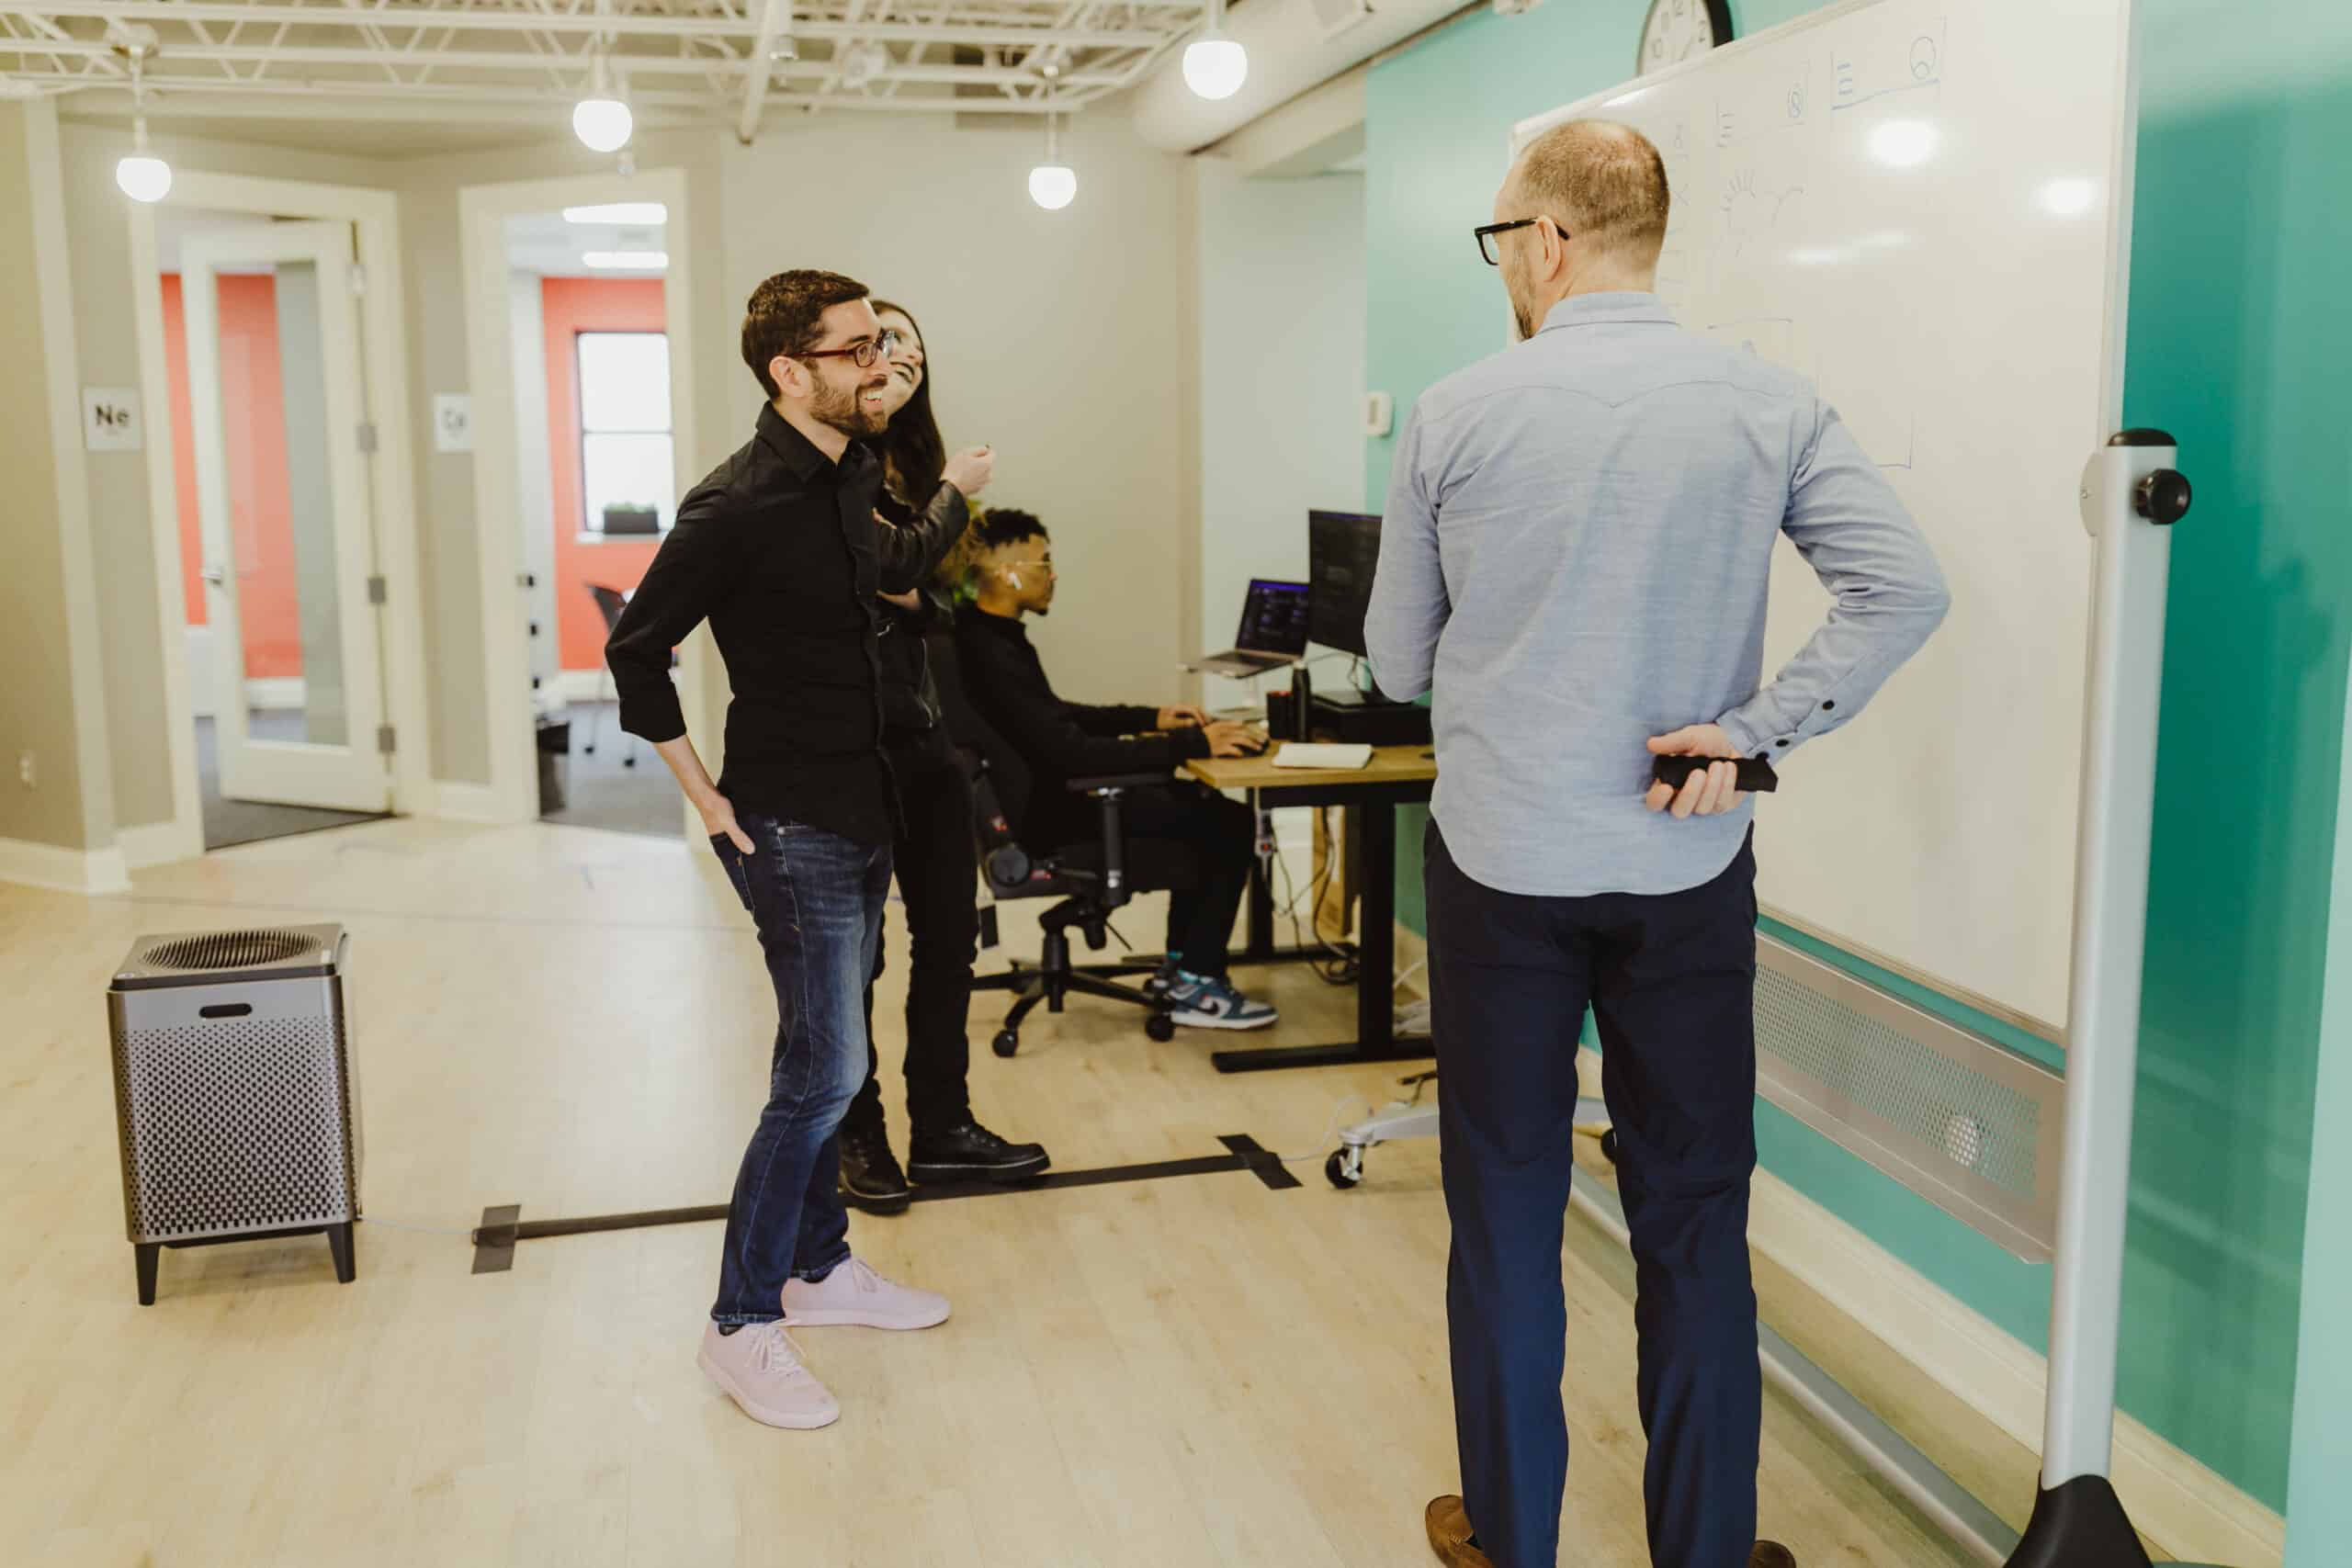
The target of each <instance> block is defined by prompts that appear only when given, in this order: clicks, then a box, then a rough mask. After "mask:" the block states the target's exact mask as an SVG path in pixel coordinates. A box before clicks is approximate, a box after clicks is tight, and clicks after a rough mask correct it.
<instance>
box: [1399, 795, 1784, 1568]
mask: <svg viewBox="0 0 2352 1568" xmlns="http://www.w3.org/2000/svg"><path fill="white" fill-rule="evenodd" d="M1423 859H1424V869H1425V875H1426V884H1427V886H1428V889H1429V928H1430V930H1429V936H1430V961H1429V962H1430V987H1431V997H1430V1002H1431V1023H1432V1025H1433V1028H1434V1032H1435V1034H1436V1038H1437V1056H1438V1070H1439V1080H1438V1081H1439V1087H1440V1089H1441V1090H1442V1093H1441V1095H1440V1100H1439V1103H1440V1106H1441V1123H1442V1124H1441V1147H1442V1158H1443V1165H1444V1180H1445V1201H1446V1210H1447V1213H1449V1214H1450V1215H1451V1217H1452V1219H1453V1258H1452V1262H1451V1265H1450V1268H1449V1269H1448V1277H1447V1284H1446V1315H1447V1326H1448V1332H1449V1338H1450V1340H1451V1345H1452V1350H1453V1409H1454V1427H1455V1436H1456V1440H1457V1442H1458V1444H1459V1446H1460V1450H1461V1459H1462V1492H1463V1500H1464V1506H1465V1507H1466V1510H1467V1512H1468V1514H1469V1517H1470V1524H1471V1528H1472V1529H1475V1530H1476V1532H1477V1537H1478V1544H1479V1546H1480V1547H1481V1548H1482V1549H1483V1550H1484V1551H1486V1553H1487V1556H1488V1557H1490V1558H1492V1559H1493V1560H1494V1562H1495V1563H1496V1568H1554V1565H1555V1562H1556V1561H1557V1557H1558V1552H1559V1541H1560V1505H1561V1497H1562V1495H1563V1493H1564V1491H1565V1490H1566V1484H1567V1466H1568V1434H1567V1419H1566V1414H1565V1412H1564V1411H1563V1409H1562V1407H1561V1402H1560V1382H1561V1377H1562V1374H1563V1371H1564V1370H1565V1367H1566V1334H1567V1309H1566V1297H1565V1292H1564V1291H1563V1289H1562V1286H1561V1280H1560V1249H1561V1246H1562V1243H1563V1240H1564V1235H1563V1229H1564V1221H1565V1215H1566V1208H1567V1201H1568V1172H1569V1168H1570V1166H1571V1164H1572V1145H1573V1144H1574V1142H1575V1138H1574V1134H1573V1132H1572V1130H1571V1124H1572V1122H1573V1120H1574V1114H1575V1109H1576V1100H1577V1073H1576V1058H1577V1035H1578V1033H1579V1032H1580V1031H1581V1029H1582V1026H1583V1021H1584V1016H1585V1011H1586V1010H1587V1008H1588V1007H1589V1008H1590V1009H1591V1010H1592V1012H1593V1015H1594V1019H1595V1021H1596V1022H1597V1023H1598V1024H1599V1026H1600V1041H1601V1049H1602V1088H1603V1092H1604V1093H1605V1094H1606V1095H1607V1097H1608V1100H1609V1111H1610V1118H1611V1121H1612V1122H1614V1123H1615V1125H1616V1128H1617V1145H1618V1156H1617V1181H1618V1190H1619V1192H1620V1193H1621V1195H1622V1196H1623V1200H1624V1206H1625V1219H1626V1223H1627V1225H1628V1227H1629V1228H1630V1229H1631V1231H1632V1233H1633V1248H1634V1268H1635V1282H1636V1288H1637V1291H1638V1295H1637V1299H1636V1301H1635V1303H1634V1323H1635V1325H1636V1329H1637V1332H1638V1335H1639V1345H1640V1354H1639V1367H1638V1370H1637V1372H1636V1388H1637V1392H1638V1394H1639V1398H1640V1404H1641V1414H1642V1429H1643V1431H1644V1432H1645V1434H1646V1435H1647V1437H1648V1438H1649V1457H1648V1462H1647V1468H1646V1470H1645V1475H1644V1495H1645V1501H1646V1504H1647V1514H1648V1522H1649V1541H1650V1561H1651V1562H1653V1563H1654V1564H1656V1565H1657V1568H1745V1565H1746V1563H1747V1556H1748V1551H1749V1549H1750V1548H1751V1546H1752V1545H1753V1544H1754V1542H1755V1540H1756V1465H1757V1452H1758V1443H1759V1441H1760V1433H1761V1427H1762V1420H1763V1387H1762V1374H1761V1371H1760V1369H1759V1368H1758V1361H1757V1349H1756V1292H1755V1288H1754V1285H1753V1282H1752V1280H1751V1278H1750V1275H1749V1271H1748V1258H1747V1190H1748V1179H1749V1176H1750V1174H1751V1172H1753V1170H1754V1169H1755V1166H1756V1111H1755V1092H1756V1024H1755V1011H1754V1008H1755V986H1756V892H1755V885H1756V863H1755V859H1754V856H1753V852H1752V845H1751V846H1744V847H1743V848H1742V849H1741V851H1740V852H1739V856H1738V858H1737V859H1736V861H1734V862H1733V863H1732V864H1731V866H1730V867H1729V868H1728V869H1727V870H1725V871H1724V873H1723V874H1722V875H1721V876H1719V877H1717V878H1716V879H1715V880H1714V881H1713V882H1710V883H1708V884H1706V885H1705V886H1701V887H1694V888H1691V889H1690V890H1689V891H1687V892H1682V893H1675V894H1668V895H1664V896H1659V897H1641V896H1637V895H1634V894H1604V895H1601V896H1599V897H1587V898H1543V897H1521V896H1519V895H1515V894H1509V893H1501V892H1498V891H1496V890H1495V889H1493V888H1490V887H1487V886H1481V885H1480V884H1478V883H1477V882H1475V881H1473V880H1472V879H1471V878H1470V877H1469V876H1468V875H1466V874H1464V872H1463V871H1462V869H1461V868H1460V867H1459V866H1457V865H1455V864H1454V863H1453V859H1452V857H1450V856H1449V855H1448V854H1447V853H1446V850H1445V842H1444V839H1443V837H1442V835H1441V834H1440V833H1439V831H1438V829H1437V825H1436V824H1435V823H1434V822H1432V823H1431V824H1430V829H1429V837H1428V840H1427V844H1426V848H1425V850H1424V856H1423ZM1593 1370H1594V1371H1595V1372H1596V1373H1597V1374H1600V1375H1607V1373H1608V1372H1609V1371H1611V1369H1609V1368H1600V1367H1596V1368H1595V1369H1593Z"/></svg>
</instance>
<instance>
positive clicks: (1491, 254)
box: [1470, 218, 1568, 266]
mask: <svg viewBox="0 0 2352 1568" xmlns="http://www.w3.org/2000/svg"><path fill="white" fill-rule="evenodd" d="M1543 221H1544V220H1543V219H1541V218H1514V219H1512V220H1510V222H1508V223H1481V224H1479V225H1478V226H1477V227H1476V229H1473V230H1471V231H1470V232H1471V233H1472V234H1474V235H1476V237H1477V241H1478V259H1479V260H1481V261H1483V262H1485V263H1486V264H1487V265H1488V266H1500V265H1503V258H1502V256H1501V254H1499V253H1498V251H1497V250H1496V248H1495V236H1496V235H1498V234H1508V233H1510V231H1512V230H1513V229H1532V228H1533V227H1535V225H1537V224H1538V223H1541V222H1543ZM1554 227H1555V228H1556V227H1558V226H1557V225H1556V224H1555V225H1554ZM1567 237H1568V231H1566V230H1565V229H1562V230H1560V238H1562V239H1563V240H1565V239H1566V238H1567Z"/></svg>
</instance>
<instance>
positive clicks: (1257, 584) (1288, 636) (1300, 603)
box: [1233, 577, 1308, 659]
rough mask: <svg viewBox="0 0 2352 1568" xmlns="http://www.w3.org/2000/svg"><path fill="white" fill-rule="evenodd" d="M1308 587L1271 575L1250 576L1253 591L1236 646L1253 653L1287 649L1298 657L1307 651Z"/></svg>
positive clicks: (1243, 612)
mask: <svg viewBox="0 0 2352 1568" xmlns="http://www.w3.org/2000/svg"><path fill="white" fill-rule="evenodd" d="M1307 604H1308V596H1307V587H1306V583H1304V582H1283V581H1278V580H1277V579H1274V578H1271V577H1253V578H1251V579H1250V595H1249V597H1248V598H1246V599H1244V600H1243V601H1242V603H1241V629H1240V631H1239V632H1238V633H1236V634H1235V636H1234V639H1233V641H1234V646H1235V647H1236V648H1239V649H1247V650H1248V651H1250V652H1251V653H1285V654H1288V655H1289V656H1290V657H1292V658H1293V659H1296V658H1297V657H1299V656H1300V655H1301V654H1303V653H1305V652H1306V607H1307Z"/></svg>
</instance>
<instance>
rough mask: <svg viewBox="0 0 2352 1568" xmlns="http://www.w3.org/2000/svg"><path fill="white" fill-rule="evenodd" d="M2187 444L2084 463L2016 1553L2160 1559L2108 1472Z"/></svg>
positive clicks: (2132, 441) (2136, 1564)
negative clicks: (2037, 1344) (2084, 575)
mask: <svg viewBox="0 0 2352 1568" xmlns="http://www.w3.org/2000/svg"><path fill="white" fill-rule="evenodd" d="M2178 457H2179V452H2178V450H2177V448H2176V446H2174V444H2173V439H2172V437H2171V436H2169V435H2166V434H2164V433H2163V432H2162V431H2157V430H2127V431H2124V432H2122V433H2121V434H2119V435H2116V436H2115V437H2113V438H2112V439H2111V440H2110V441H2109V443H2108V445H2107V446H2106V447H2105V448H2104V449H2103V450H2102V451H2100V452H2099V453H2098V455H2096V456H2095V457H2092V458H2091V460H2090V462H2089V463H2088V464H2087V465H2086V467H2085V468H2084V470H2083V485H2082V513H2083V525H2084V526H2085V527H2086V528H2087V529H2089V530H2090V533H2091V536H2092V537H2093V538H2094V539H2095V540H2097V541H2098V552H2097V553H2098V567H2097V577H2096V579H2095V586H2094V590H2093V593H2094V598H2093V606H2092V612H2091V645H2090V672H2089V681H2088V683H2087V690H2088V698H2089V700H2088V705H2087V711H2086V714H2085V716H2084V722H2083V769H2082V783H2081V796H2080V800H2079V804H2078V808H2077V809H2078V812H2079V818H2078V820H2079V822H2080V833H2079V836H2078V838H2077V840H2076V845H2075V942H2074V955H2073V956H2074V985H2073V988H2072V994H2071V997H2070V999H2069V1001H2068V1006H2067V1020H2066V1023H2067V1029H2066V1041H2067V1047H2066V1153H2065V1165H2064V1171H2063V1173H2062V1174H2061V1176H2060V1179H2059V1194H2058V1251H2057V1257H2056V1258H2055V1259H2054V1262H2053V1270H2052V1271H2053V1276H2054V1277H2053V1279H2052V1284H2051V1292H2050V1294H2051V1305H2050V1386H2049V1396H2048V1397H2049V1403H2048V1406H2047V1408H2046V1410H2045V1413H2044V1426H2043V1431H2042V1444H2041V1495H2039V1496H2038V1497H2036V1498H2035V1500H2034V1508H2033V1517H2032V1519H2031V1521H2030V1523H2029V1524H2028V1525H2027V1527H2026V1532H2025V1537H2024V1539H2023V1540H2021V1541H2020V1542H2019V1543H2018V1550H2017V1551H2016V1553H2015V1555H2013V1556H2012V1557H2010V1559H2009V1568H2060V1565H2062V1564H2064V1565H2065V1568H2110V1565H2111V1568H2148V1556H2147V1553H2146V1552H2145V1551H2143V1550H2142V1549H2141V1546H2140V1538H2139V1534H2138V1532H2137V1531H2135V1530H2134V1529H2132V1527H2131V1517H2130V1516H2128V1515H2127V1514H2126V1513H2125V1512H2124V1509H2123V1504H2122V1501H2121V1500H2120V1498H2118V1497H2117V1496H2116V1495H2115V1487H2114V1485H2113V1483H2111V1482H2110V1480H2109V1470H2110V1468H2111V1466H2112V1464H2113V1461H2114V1450H2115V1360H2116V1347H2117V1341H2118V1337H2119V1332H2120V1325H2121V1321H2122V1314H2123V1232H2124V1225H2125V1224H2126V1222H2127V1219H2128V1217H2129V1210H2130V1201H2131V1100H2132V1089H2133V1085H2134V1081H2135V1079H2136V1077H2137V1075H2138V1071H2139V1056H2140V979H2141V973H2140V972H2141V960H2142V951H2143V944H2144V942H2145V941H2146V937H2147V923H2148V852H2149V841H2150V836H2151V825H2152V823H2153V821H2154V801H2155V769H2156V717H2157V703H2158V700H2159V698H2160V696H2161V694H2162V692H2163V685H2164V651H2165V585H2166V582H2167V579H2168V572H2169V567H2170V562H2171V558H2172V534H2171V525H2173V524H2174V523H2177V522H2178V521H2179V520H2180V518H2181V517H2183V516H2184V515H2186V514H2187V513H2188V502H2189V487H2188V480H2187V479H2183V478H2182V477H2181V475H2180V474H2179V472H2178V471H2177V470H2176V469H2175V468H2174V467H2173V464H2174V463H2175V462H2176V461H2177V459H2178Z"/></svg>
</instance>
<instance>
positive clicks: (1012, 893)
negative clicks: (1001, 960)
mask: <svg viewBox="0 0 2352 1568" xmlns="http://www.w3.org/2000/svg"><path fill="white" fill-rule="evenodd" d="M923 649H924V653H925V656H926V657H927V659H928V660H929V661H930V665H931V674H932V683H933V686H934V687H936V688H937V690H938V693H939V705H940V716H941V719H942V721H943V722H944V724H945V726H946V728H947V733H948V737H949V739H952V740H953V741H954V742H955V744H956V753H957V754H958V755H959V756H960V757H962V758H963V760H964V767H965V773H966V774H967V777H969V778H970V779H971V781H972V802H973V813H972V817H973V820H972V831H973V833H974V835H975V838H976V840H977V841H978V848H979V856H980V874H981V876H982V877H983V878H984V879H985V880H986V882H987V885H988V889H989V895H990V897H992V898H993V899H994V900H995V902H996V903H1012V902H1014V901H1017V900H1022V899H1029V898H1055V899H1058V900H1059V902H1057V904H1055V905H1054V907H1053V908H1049V909H1047V910H1046V912H1045V915H1044V916H1043V917H1042V919H1041V923H1042V924H1043V925H1044V926H1045V928H1046V940H1045V951H1044V952H1043V953H1040V954H1039V955H1038V958H1037V961H1036V962H1035V964H1024V963H1022V962H1021V961H1020V960H1018V959H1016V960H1014V961H1013V965H1012V969H1010V970H1009V971H1007V972H1005V973H1003V974H1000V975H980V976H974V977H973V980H972V989H973V990H974V991H976V992H977V991H1009V992H1011V993H1012V997H1013V1002H1012V1010H1011V1011H1010V1012H1008V1013H1007V1014H1006V1015H1005V1020H1004V1027H1003V1028H1002V1029H1001V1030H999V1031H998V1032H997V1035H996V1039H995V1041H994V1047H995V1050H996V1054H997V1055H1000V1056H1010V1055H1013V1054H1014V1053H1015V1052H1017V1051H1019V1050H1020V1049H1021V1024H1022V1021H1023V1019H1026V1018H1027V1017H1028V1016H1029V1015H1030V1014H1031V1013H1033V1012H1035V1011H1036V1010H1037V1009H1038V1008H1039V1007H1040V1006H1043V1007H1044V1008H1045V1009H1046V1011H1048V1012H1060V1011H1062V1010H1063V1004H1064V1002H1065V1001H1066V1000H1067V999H1068V998H1069V995H1070V994H1071V993H1072V992H1076V993H1078V994H1079V995H1080V996H1087V997H1099V998H1103V1000H1105V1001H1116V1002H1125V1003H1127V1004H1129V1005H1130V1006H1134V1007H1139V1008H1142V1009H1143V1010H1145V1014H1146V1016H1145V1019H1144V1032H1146V1033H1147V1034H1148V1035H1149V1036H1150V1037H1151V1038H1152V1039H1154V1040H1157V1041H1162V1042H1164V1041H1168V1040H1172V1039H1174V1038H1175V1036H1176V1023H1175V1021H1174V1019H1172V1018H1171V1017H1170V1014H1169V1010H1168V1008H1167V1005H1166V1004H1165V1003H1163V1002H1161V1001H1159V1000H1158V999H1157V998H1152V997H1148V996H1146V995H1145V994H1144V993H1143V991H1142V990H1141V989H1140V988H1138V987H1131V986H1122V985H1120V984H1118V983H1117V982H1118V981H1120V980H1121V979H1126V978H1132V977H1134V976H1140V975H1149V974H1152V973H1154V972H1155V971H1157V970H1158V969H1159V961H1158V960H1157V959H1156V958H1154V959H1150V960H1131V961H1128V962H1125V963H1108V964H1077V963H1073V962H1072V961H1071V957H1070V945H1069V935H1070V931H1071V930H1072V929H1073V928H1075V929H1076V930H1077V931H1080V933H1081V934H1083V935H1084V936H1085V938H1086V944H1087V946H1088V947H1089V948H1091V950H1093V951H1094V952H1097V953H1100V952H1101V951H1102V950H1103V947H1104V946H1105V945H1107V944H1108V942H1109V941H1110V935H1111V930H1110V927H1111V917H1112V916H1113V915H1114V914H1115V913H1117V912H1118V911H1119V910H1120V909H1121V908H1125V906H1126V904H1127V903H1128V901H1129V900H1130V899H1132V898H1133V897H1134V896H1135V895H1134V890H1133V889H1132V888H1131V887H1130V886H1128V884H1127V876H1126V835H1125V829H1124V827H1123V826H1122V825H1121V822H1120V815H1119V804H1120V802H1121V801H1122V800H1123V799H1124V798H1125V795H1126V793H1127V791H1129V790H1131V789H1137V788H1141V787H1142V786H1144V785H1146V784H1164V783H1166V782H1167V776H1166V775H1165V774H1162V773H1137V774H1129V775H1124V776H1120V777H1115V778H1090V779H1072V780H1071V781H1069V787H1070V788H1071V789H1072V790H1074V791H1076V792H1078V793H1080V794H1082V795H1090V796H1091V797H1092V798H1093V799H1094V801H1095V802H1096V805H1097V808H1098V815H1097V821H1098V822H1099V824H1100V826H1101V829H1102V833H1101V837H1100V838H1099V840H1096V841H1095V842H1093V843H1090V844H1085V845H1080V846H1078V847H1077V848H1075V849H1074V850H1069V851H1062V852H1056V853H1054V854H1051V855H1039V854H1035V853H1033V852H1030V851H1029V850H1028V849H1026V848H1024V847H1023V844H1022V843H1021V840H1020V837H1019V835H1018V833H1017V831H1016V830H1015V826H1014V824H1015V821H1016V820H1017V818H1019V817H1020V815H1021V814H1022V812H1023V809H1024V808H1025V807H1026V805H1027V803H1028V796H1029V770H1028V767H1027V765H1026V764H1025V763H1024V762H1023V761H1022V760H1021V754H1020V753H1019V752H1018V751H1016V750H1013V748H1012V745H1011V744H1010V743H1008V742H1007V741H1006V740H1005V739H1004V738H1003V737H1002V736H1001V735H999V734H998V733H997V731H996V729H995V728H994V727H993V726H991V725H990V724H989V722H988V720H987V719H985V718H983V717H982V716H980V712H979V710H978V708H977V707H975V706H974V705H973V704H972V702H971V699H970V698H969V697H968V696H967V695H966V694H965V691H964V681H963V671H962V669H961V668H960V667H959V666H958V664H957V663H956V642H955V639H954V638H953V637H951V636H949V635H948V634H947V633H945V632H944V631H934V632H933V633H931V634H930V635H928V636H926V637H924V639H923ZM980 917H981V919H982V921H983V923H984V925H985V926H986V927H987V928H988V930H989V934H990V938H991V942H993V936H994V923H995V919H996V911H995V908H993V907H992V906H991V907H989V908H983V909H981V911H980Z"/></svg>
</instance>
